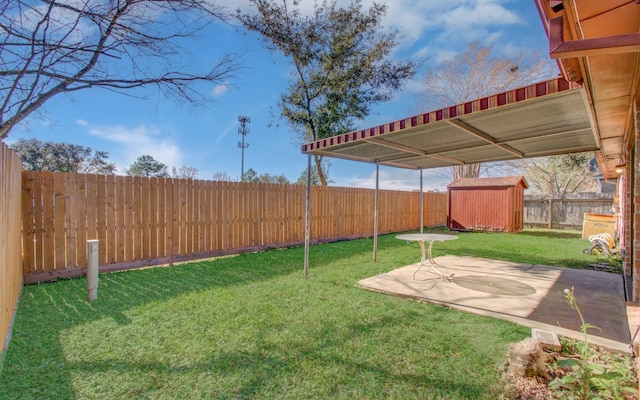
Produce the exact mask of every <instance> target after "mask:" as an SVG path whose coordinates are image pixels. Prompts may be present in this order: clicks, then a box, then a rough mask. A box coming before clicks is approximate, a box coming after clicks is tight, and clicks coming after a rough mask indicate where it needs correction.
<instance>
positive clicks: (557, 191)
mask: <svg viewBox="0 0 640 400" xmlns="http://www.w3.org/2000/svg"><path fill="white" fill-rule="evenodd" d="M591 159H593V154H592V153H575V154H563V155H559V156H550V157H536V158H528V159H524V160H512V161H507V162H506V164H507V165H508V166H510V167H511V168H512V169H513V170H516V171H518V172H519V173H522V175H524V176H525V178H526V179H527V182H528V183H529V190H530V191H531V192H533V193H535V194H540V195H545V196H550V197H552V198H564V197H566V196H567V195H568V194H571V193H575V192H578V191H581V190H584V189H590V188H593V187H596V186H597V185H596V183H595V179H594V176H595V173H596V171H593V170H592V168H591V167H590V161H591Z"/></svg>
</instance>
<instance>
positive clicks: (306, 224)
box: [304, 154, 311, 279]
mask: <svg viewBox="0 0 640 400" xmlns="http://www.w3.org/2000/svg"><path fill="white" fill-rule="evenodd" d="M310 210H311V154H309V155H307V207H306V216H305V220H304V279H307V278H309V234H310V233H309V219H310V216H309V214H310Z"/></svg>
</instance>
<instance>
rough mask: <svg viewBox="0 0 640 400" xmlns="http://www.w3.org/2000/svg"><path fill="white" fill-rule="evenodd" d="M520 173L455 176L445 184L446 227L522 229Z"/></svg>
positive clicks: (523, 186) (522, 207) (487, 229)
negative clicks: (446, 197)
mask: <svg viewBox="0 0 640 400" xmlns="http://www.w3.org/2000/svg"><path fill="white" fill-rule="evenodd" d="M528 187H529V185H528V184H527V181H526V180H525V179H524V177H523V176H505V177H499V178H467V179H457V180H455V181H453V182H452V183H451V184H449V186H447V192H448V200H449V201H448V204H447V226H448V227H449V229H463V230H479V231H500V232H519V231H521V230H522V228H523V209H524V189H526V188H528Z"/></svg>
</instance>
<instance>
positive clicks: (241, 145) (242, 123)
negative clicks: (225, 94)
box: [238, 115, 251, 180]
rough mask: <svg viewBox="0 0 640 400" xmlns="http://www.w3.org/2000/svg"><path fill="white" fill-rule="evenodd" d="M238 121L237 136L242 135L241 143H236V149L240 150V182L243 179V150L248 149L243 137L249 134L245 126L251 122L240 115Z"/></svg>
mask: <svg viewBox="0 0 640 400" xmlns="http://www.w3.org/2000/svg"><path fill="white" fill-rule="evenodd" d="M238 121H239V122H240V127H239V128H238V134H240V135H242V142H238V147H239V148H241V149H242V164H241V166H240V180H242V178H243V177H244V149H246V148H247V147H249V143H246V144H245V143H244V137H245V136H247V134H248V133H249V128H248V127H247V124H248V123H249V122H251V118H249V117H247V116H245V115H241V116H239V117H238Z"/></svg>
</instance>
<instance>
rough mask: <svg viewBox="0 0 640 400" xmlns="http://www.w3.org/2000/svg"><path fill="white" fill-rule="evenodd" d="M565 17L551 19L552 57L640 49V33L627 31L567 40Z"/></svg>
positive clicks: (615, 52) (550, 39)
mask: <svg viewBox="0 0 640 400" xmlns="http://www.w3.org/2000/svg"><path fill="white" fill-rule="evenodd" d="M563 30H564V25H563V17H557V18H553V19H552V20H551V21H549V55H550V56H551V58H554V59H558V58H562V59H565V58H576V57H589V56H594V55H606V54H621V53H633V52H637V51H640V33H638V32H635V33H626V34H621V35H614V36H603V37H599V38H591V39H574V40H569V41H565V40H564V37H563Z"/></svg>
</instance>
